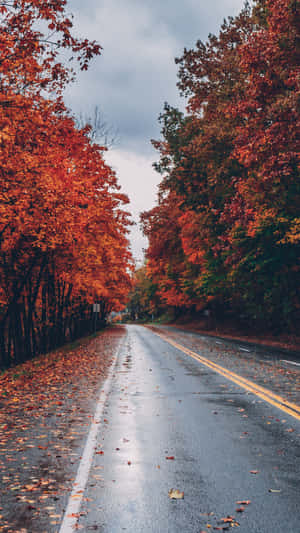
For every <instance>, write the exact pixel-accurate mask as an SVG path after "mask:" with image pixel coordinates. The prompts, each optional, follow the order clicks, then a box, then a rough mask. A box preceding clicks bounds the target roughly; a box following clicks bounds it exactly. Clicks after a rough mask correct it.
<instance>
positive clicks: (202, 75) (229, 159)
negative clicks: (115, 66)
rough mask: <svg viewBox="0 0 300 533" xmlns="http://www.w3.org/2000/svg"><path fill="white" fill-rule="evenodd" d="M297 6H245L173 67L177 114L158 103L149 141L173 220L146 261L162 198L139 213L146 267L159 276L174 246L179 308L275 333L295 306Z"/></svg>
mask: <svg viewBox="0 0 300 533" xmlns="http://www.w3.org/2000/svg"><path fill="white" fill-rule="evenodd" d="M298 8H299V6H298V3H297V2H294V1H288V0H286V1H280V0H278V2H277V1H276V2H270V1H267V0H266V1H258V2H256V4H255V6H254V8H253V9H250V7H249V6H248V5H246V6H245V8H244V9H243V10H242V12H241V14H240V15H238V16H237V17H235V18H229V19H228V20H227V21H224V23H223V25H222V27H221V29H220V33H219V35H218V36H214V35H209V38H208V41H207V42H206V43H203V42H201V41H198V42H197V44H196V47H195V48H194V49H192V50H184V53H183V55H182V57H181V58H179V59H177V60H176V62H177V64H178V65H179V83H178V86H179V89H180V91H181V94H182V95H184V96H185V97H187V98H188V105H187V109H186V113H184V114H183V113H181V112H179V111H178V110H175V109H172V108H171V107H170V106H168V105H167V106H165V109H164V113H163V114H162V115H161V117H160V121H161V124H162V135H163V138H162V140H160V141H155V142H154V146H155V147H156V148H157V149H158V150H159V153H160V161H159V162H158V163H157V164H156V168H157V170H158V171H159V172H161V174H162V176H163V178H162V182H161V185H160V191H161V193H162V195H163V197H164V202H166V201H168V200H166V199H171V198H172V201H173V206H172V214H174V217H176V221H174V226H173V228H174V234H173V237H171V238H170V231H169V226H168V228H166V230H165V231H166V235H168V242H172V243H173V244H174V248H173V249H172V248H170V247H168V246H167V247H166V252H162V253H161V255H160V254H159V253H158V254H156V253H155V242H156V235H157V232H158V229H157V228H160V227H161V228H162V230H161V234H160V239H162V241H163V234H164V228H165V226H164V221H165V219H164V217H165V213H166V210H165V209H164V208H163V205H164V202H163V201H159V205H158V207H157V208H155V209H156V210H157V211H156V212H155V209H154V210H152V212H149V213H148V214H144V215H143V220H144V221H147V223H146V225H145V232H146V234H147V235H148V236H149V248H148V252H147V256H148V258H149V260H150V265H151V270H152V271H155V269H159V270H160V271H163V270H164V272H165V273H166V275H167V278H168V276H169V272H170V271H169V269H168V265H169V264H170V263H172V261H173V260H174V258H175V257H176V255H177V253H178V250H179V249H181V250H182V257H181V261H180V262H181V273H180V279H181V285H180V286H181V288H182V289H183V291H184V294H185V296H188V295H189V304H186V303H185V304H184V305H185V306H186V305H190V306H192V305H194V303H192V302H194V300H193V299H195V298H196V301H197V302H198V305H199V306H200V307H201V305H202V303H201V302H207V303H208V302H209V303H210V305H214V306H215V307H216V308H218V307H221V308H222V309H226V308H227V309H231V310H235V312H236V313H238V314H239V313H242V314H244V315H246V316H248V319H249V320H251V321H252V322H254V323H259V322H261V323H263V324H264V325H268V326H271V327H277V328H278V326H279V325H283V324H285V325H291V324H292V323H293V322H295V320H296V316H297V313H298V310H299V301H298V298H297V296H296V287H297V286H298V285H299V269H298V267H297V263H298V258H299V238H298V237H299V235H298V233H299V211H298V209H299V207H298V206H299V146H298V143H297V138H299V131H298V127H299V109H298V108H297V101H298V99H299V66H298V65H299V48H298V44H297V43H298V40H299V33H298V31H299V30H298V28H299V24H298V23H299V10H298ZM174 202H175V204H174ZM165 207H166V205H165ZM153 213H155V215H156V216H155V217H152V214H153ZM169 215H171V213H169ZM171 220H174V218H173V219H172V218H171ZM160 224H161V226H160ZM175 243H176V244H175ZM151 261H152V263H151ZM191 266H193V268H192V269H191ZM162 279H163V278H162ZM187 279H188V280H189V284H188V286H189V292H187V291H186V283H187V281H186V280H187ZM183 280H185V282H184V283H183ZM162 283H163V282H162ZM170 283H171V280H170ZM160 286H162V285H160ZM159 290H160V289H159Z"/></svg>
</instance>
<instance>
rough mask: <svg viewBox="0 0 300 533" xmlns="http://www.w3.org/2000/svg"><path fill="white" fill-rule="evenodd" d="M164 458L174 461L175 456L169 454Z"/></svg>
mask: <svg viewBox="0 0 300 533" xmlns="http://www.w3.org/2000/svg"><path fill="white" fill-rule="evenodd" d="M166 459H167V460H168V461H174V459H175V457H174V455H169V456H168V457H166Z"/></svg>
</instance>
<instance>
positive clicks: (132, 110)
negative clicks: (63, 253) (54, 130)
mask: <svg viewBox="0 0 300 533" xmlns="http://www.w3.org/2000/svg"><path fill="white" fill-rule="evenodd" d="M243 4H244V0H209V1H208V0H69V2H68V9H69V11H70V12H71V13H73V14H74V27H75V30H76V33H77V34H78V35H80V36H82V37H87V38H89V39H91V40H97V41H98V42H99V43H100V44H101V46H102V47H103V52H102V56H101V57H98V58H96V59H94V60H93V61H92V64H91V66H90V69H89V70H88V72H84V73H80V74H79V76H78V78H77V81H76V82H75V83H74V84H73V85H72V86H70V87H69V88H68V89H67V91H66V94H65V100H66V103H67V105H68V106H69V107H70V108H71V109H72V111H73V112H75V113H77V114H78V113H80V112H82V113H89V114H92V112H93V109H94V107H95V106H99V107H100V109H101V111H102V113H103V115H104V117H105V120H106V122H107V123H108V124H109V125H110V126H111V127H112V128H113V129H114V130H116V131H117V132H118V142H117V144H116V145H115V146H114V147H113V148H112V150H110V151H109V152H108V153H107V154H106V160H107V161H108V163H109V164H110V165H111V166H112V167H113V168H114V169H115V170H116V171H117V174H118V179H119V183H120V184H121V186H122V188H123V191H124V192H125V193H127V194H128V196H129V198H130V201H131V204H130V211H131V212H132V215H133V219H134V220H135V221H136V222H137V226H136V227H135V228H134V229H133V231H132V233H131V247H132V252H133V254H134V257H135V259H136V260H138V261H141V260H142V258H143V252H142V250H143V248H145V247H146V246H147V241H146V239H145V238H144V237H143V236H142V234H141V231H140V230H139V223H138V220H139V213H140V212H141V211H144V210H148V209H151V207H153V205H154V204H155V200H156V194H157V184H158V183H159V181H160V176H159V175H158V174H157V173H156V172H154V170H153V169H152V163H153V161H155V160H156V159H157V155H156V152H155V150H153V148H152V146H151V144H150V139H153V138H158V137H159V125H158V121H157V118H158V115H159V114H160V112H161V111H162V109H163V105H164V102H165V101H167V102H168V103H169V104H171V105H173V106H180V107H182V106H183V101H182V99H180V98H179V95H178V91H177V87H176V82H177V66H176V65H175V63H174V58H175V57H180V56H181V55H182V51H183V48H184V47H186V48H191V47H193V46H194V45H195V42H196V41H197V40H198V39H201V40H203V41H205V40H206V39H207V36H208V34H209V33H217V32H218V30H219V28H220V25H221V23H222V21H223V19H224V17H227V16H229V15H236V14H237V13H238V12H239V11H240V10H241V8H242V7H243Z"/></svg>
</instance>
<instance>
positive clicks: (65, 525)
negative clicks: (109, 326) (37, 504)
mask: <svg viewBox="0 0 300 533" xmlns="http://www.w3.org/2000/svg"><path fill="white" fill-rule="evenodd" d="M123 344H124V341H121V343H120V345H119V347H118V350H117V355H116V357H115V359H114V362H113V364H112V366H111V368H110V370H109V373H108V376H107V378H106V381H105V382H104V385H103V386H102V387H101V389H100V393H99V397H98V402H97V407H96V411H95V414H94V418H93V421H92V423H91V427H90V431H89V434H88V437H87V441H86V444H85V447H84V450H83V454H82V458H81V461H80V464H79V467H78V470H77V476H76V479H75V481H74V485H73V490H72V492H71V495H70V497H69V501H68V505H67V508H66V511H65V514H64V518H63V521H62V524H61V526H60V530H59V533H74V528H75V527H76V524H77V521H78V513H79V511H80V506H81V502H82V498H83V496H84V491H85V488H86V485H87V482H88V478H89V473H90V469H91V465H92V461H93V457H94V452H95V446H96V444H97V437H98V433H99V429H100V427H101V418H102V415H103V410H104V405H105V402H106V400H107V396H108V393H109V391H110V389H111V381H112V378H113V373H114V370H115V367H116V363H117V360H118V355H119V353H120V351H121V348H122V346H123Z"/></svg>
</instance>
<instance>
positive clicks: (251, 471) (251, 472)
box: [250, 470, 259, 474]
mask: <svg viewBox="0 0 300 533" xmlns="http://www.w3.org/2000/svg"><path fill="white" fill-rule="evenodd" d="M258 473H259V470H250V474H258Z"/></svg>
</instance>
